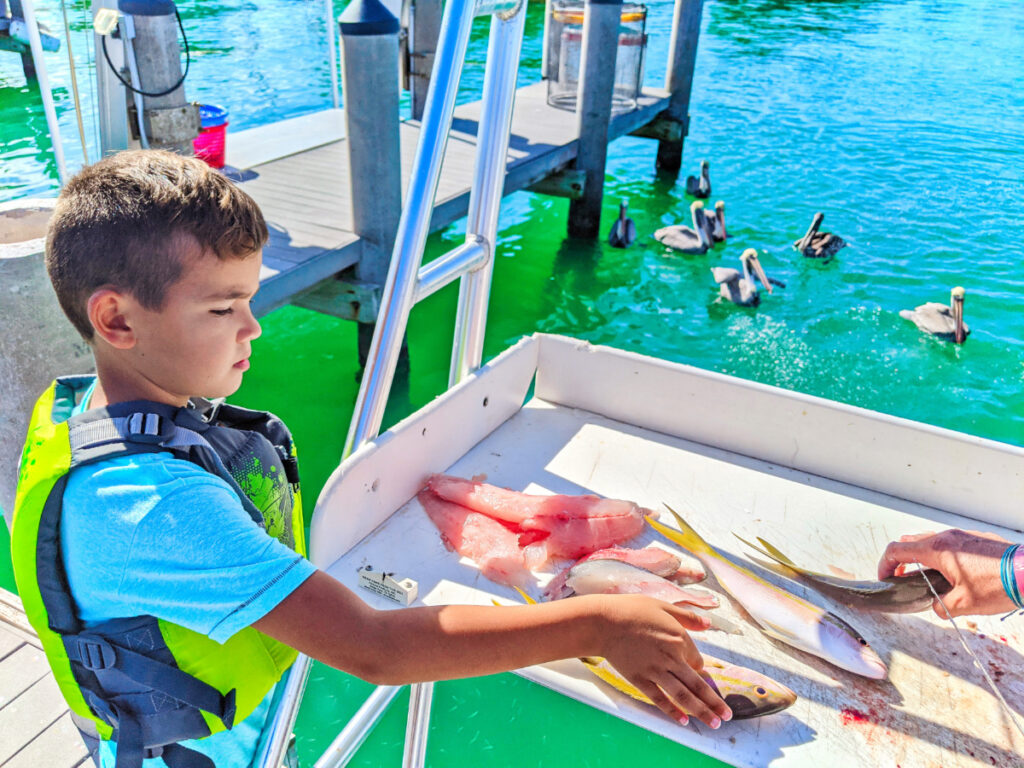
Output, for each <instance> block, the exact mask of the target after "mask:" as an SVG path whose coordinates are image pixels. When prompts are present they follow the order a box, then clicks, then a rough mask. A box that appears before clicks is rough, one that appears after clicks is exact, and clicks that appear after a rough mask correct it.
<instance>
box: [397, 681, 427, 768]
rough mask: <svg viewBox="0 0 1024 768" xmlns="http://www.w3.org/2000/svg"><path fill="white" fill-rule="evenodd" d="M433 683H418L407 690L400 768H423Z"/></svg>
mask: <svg viewBox="0 0 1024 768" xmlns="http://www.w3.org/2000/svg"><path fill="white" fill-rule="evenodd" d="M433 698H434V684H433V683H418V684H416V685H413V686H412V687H411V688H410V689H409V715H408V717H407V718H406V721H405V751H404V752H403V753H402V768H423V766H424V765H425V764H426V760H427V732H428V730H429V728H430V703H431V701H432V700H433Z"/></svg>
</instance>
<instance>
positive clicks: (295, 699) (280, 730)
mask: <svg viewBox="0 0 1024 768" xmlns="http://www.w3.org/2000/svg"><path fill="white" fill-rule="evenodd" d="M310 664H311V660H310V658H309V656H307V655H306V654H304V653H300V654H299V656H298V658H296V659H295V663H294V664H292V666H291V668H289V670H288V679H287V680H286V681H285V682H284V692H283V693H282V694H281V700H280V704H278V707H277V711H276V712H274V717H273V719H272V720H271V721H270V723H269V724H268V725H267V726H265V728H269V729H270V733H269V735H268V736H267V737H266V738H265V739H264V740H263V748H262V749H261V750H260V754H259V756H258V757H257V758H256V762H255V765H257V766H260V768H279V766H280V765H281V763H282V762H284V757H285V753H286V752H287V751H288V740H289V739H290V738H291V735H292V729H293V728H294V727H295V718H296V717H298V714H299V704H301V703H302V692H303V691H304V690H305V689H306V679H307V678H308V677H309V667H310ZM278 685H280V683H278Z"/></svg>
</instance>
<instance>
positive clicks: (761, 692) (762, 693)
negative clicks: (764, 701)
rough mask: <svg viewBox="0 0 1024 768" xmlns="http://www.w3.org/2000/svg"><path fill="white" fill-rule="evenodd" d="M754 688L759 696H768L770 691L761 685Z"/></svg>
mask: <svg viewBox="0 0 1024 768" xmlns="http://www.w3.org/2000/svg"><path fill="white" fill-rule="evenodd" d="M754 690H755V691H757V695H758V696H767V695H768V691H766V690H765V689H764V688H762V687H761V686H757V688H755V689H754Z"/></svg>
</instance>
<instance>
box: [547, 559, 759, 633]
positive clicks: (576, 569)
mask: <svg viewBox="0 0 1024 768" xmlns="http://www.w3.org/2000/svg"><path fill="white" fill-rule="evenodd" d="M565 585H566V587H567V588H568V589H569V590H570V591H571V592H572V593H573V594H577V595H627V594H640V595H647V596H648V597H654V598H657V599H658V600H664V601H665V602H666V603H675V604H685V607H686V608H687V609H689V610H691V611H693V613H695V614H697V615H698V616H705V617H707V619H708V621H709V622H711V629H717V630H718V631H719V632H727V633H728V634H731V635H741V634H743V630H741V629H740V628H739V627H738V626H737V625H736V624H735V623H733V622H731V621H729V620H728V619H727V618H725V617H724V616H720V615H718V613H717V612H715V611H711V610H708V609H709V608H717V607H718V605H719V601H718V598H717V597H716V596H715V595H714V594H713V593H711V592H708V591H706V590H699V591H698V590H696V589H686V588H685V587H680V586H679V585H678V584H676V583H674V582H671V581H668V580H667V579H663V578H661V577H660V576H656V575H655V574H653V573H651V572H649V571H645V570H644V569H642V568H637V567H636V566H633V565H630V564H629V563H623V562H621V561H619V560H586V561H584V562H582V563H577V564H576V565H574V566H573V567H572V568H570V569H569V575H568V577H567V578H566V580H565Z"/></svg>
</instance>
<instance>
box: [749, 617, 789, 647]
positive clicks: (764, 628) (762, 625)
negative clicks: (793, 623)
mask: <svg viewBox="0 0 1024 768" xmlns="http://www.w3.org/2000/svg"><path fill="white" fill-rule="evenodd" d="M757 623H758V625H759V626H758V628H759V629H760V630H761V632H762V634H765V635H768V637H771V638H774V639H775V640H778V641H779V642H780V643H785V644H786V645H793V635H792V634H790V633H787V632H786V630H784V629H783V628H782V627H780V626H779V625H778V624H773V623H772V622H770V621H764V620H762V619H757Z"/></svg>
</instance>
